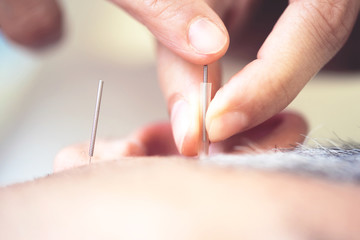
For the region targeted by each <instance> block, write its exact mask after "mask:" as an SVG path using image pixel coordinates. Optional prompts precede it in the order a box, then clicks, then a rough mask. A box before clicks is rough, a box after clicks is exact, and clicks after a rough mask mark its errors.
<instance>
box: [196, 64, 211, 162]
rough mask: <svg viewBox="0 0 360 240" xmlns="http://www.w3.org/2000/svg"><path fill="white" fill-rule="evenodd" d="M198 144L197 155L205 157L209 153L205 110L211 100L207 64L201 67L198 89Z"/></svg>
mask: <svg viewBox="0 0 360 240" xmlns="http://www.w3.org/2000/svg"><path fill="white" fill-rule="evenodd" d="M200 96H201V100H200V131H201V132H200V135H201V136H200V145H199V157H200V158H202V157H206V156H207V155H208V154H209V136H208V133H207V131H206V112H207V109H208V107H209V104H210V100H211V83H209V79H208V65H204V67H203V82H202V83H201V90H200Z"/></svg>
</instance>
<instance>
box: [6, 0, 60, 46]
mask: <svg viewBox="0 0 360 240" xmlns="http://www.w3.org/2000/svg"><path fill="white" fill-rule="evenodd" d="M20 4H23V3H22V2H21V3H20V2H19V3H18V2H14V3H11V4H8V5H6V7H8V8H10V9H11V11H7V12H5V13H4V12H2V11H3V10H4V9H0V15H2V16H1V17H0V22H1V27H2V30H3V32H4V33H5V35H6V36H7V37H8V38H9V39H10V40H12V41H13V42H15V43H17V44H20V45H23V46H26V47H31V48H40V47H44V46H47V45H50V44H52V43H54V42H56V41H58V40H59V39H60V37H61V35H62V33H63V25H62V14H61V11H60V7H59V5H58V4H57V3H56V2H55V1H46V2H45V1H40V2H39V1H38V2H28V3H27V5H26V6H19V5H20Z"/></svg>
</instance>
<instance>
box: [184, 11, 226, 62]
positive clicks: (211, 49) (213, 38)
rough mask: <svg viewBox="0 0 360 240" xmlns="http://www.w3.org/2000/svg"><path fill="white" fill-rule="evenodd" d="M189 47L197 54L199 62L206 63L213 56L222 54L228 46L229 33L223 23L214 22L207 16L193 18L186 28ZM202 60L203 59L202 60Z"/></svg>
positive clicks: (217, 56) (211, 59)
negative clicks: (199, 56)
mask: <svg viewBox="0 0 360 240" xmlns="http://www.w3.org/2000/svg"><path fill="white" fill-rule="evenodd" d="M188 41H189V45H190V47H191V48H192V49H193V50H194V51H195V53H197V54H199V55H204V57H203V58H200V59H199V61H200V62H199V63H200V64H208V63H210V62H209V60H210V61H213V58H214V57H216V59H217V58H219V57H221V56H223V55H224V54H225V53H226V51H227V49H228V47H229V35H228V32H227V30H226V28H225V27H224V26H223V24H221V25H220V24H216V23H214V22H213V21H211V20H210V19H208V18H204V17H196V18H194V19H193V20H192V21H191V23H190V26H189V29H188ZM202 60H203V61H202Z"/></svg>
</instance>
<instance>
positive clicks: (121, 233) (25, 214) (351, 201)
mask: <svg viewBox="0 0 360 240" xmlns="http://www.w3.org/2000/svg"><path fill="white" fill-rule="evenodd" d="M359 201H360V188H359V186H357V185H352V184H346V183H335V182H327V181H324V180H321V179H316V178H310V177H301V176H296V175H289V174H284V173H279V172H262V171H252V170H249V169H241V168H238V169H231V168H221V167H218V166H213V165H212V166H210V165H201V164H198V163H197V162H196V160H188V159H184V158H170V157H164V158H161V157H150V158H149V157H147V158H141V157H140V158H120V159H119V160H117V161H110V162H104V163H94V164H91V165H89V166H85V167H80V168H74V169H71V170H67V171H62V172H61V173H58V174H54V175H51V176H48V177H46V178H43V179H38V180H35V181H32V182H28V183H22V184H17V185H13V186H9V187H6V188H2V189H0V238H1V239H13V240H17V239H99V238H103V239H157V240H161V239H187V240H191V239H209V240H212V239H213V240H215V239H229V240H231V239H256V240H259V239H297V240H302V239H304V240H307V239H308V240H312V239H346V240H350V239H358V236H359V234H360V230H359V228H358V226H359V224H360V210H359V207H358V203H359Z"/></svg>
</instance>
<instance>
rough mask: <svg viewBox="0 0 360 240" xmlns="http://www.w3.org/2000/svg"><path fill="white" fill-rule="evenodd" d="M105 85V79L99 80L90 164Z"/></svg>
mask: <svg viewBox="0 0 360 240" xmlns="http://www.w3.org/2000/svg"><path fill="white" fill-rule="evenodd" d="M103 86H104V81H103V80H100V81H99V87H98V92H97V98H96V106H95V114H94V122H93V127H92V132H91V139H90V148H89V164H90V163H91V157H92V156H94V148H95V139H96V131H97V126H98V122H99V113H100V104H101V97H102V90H103Z"/></svg>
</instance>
